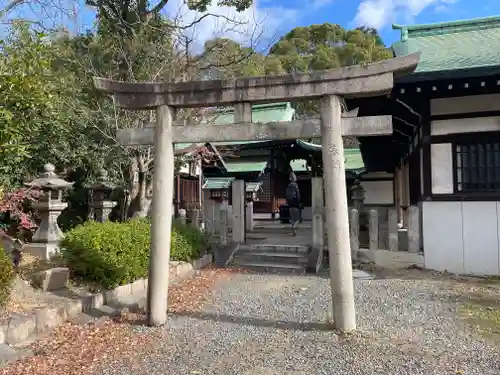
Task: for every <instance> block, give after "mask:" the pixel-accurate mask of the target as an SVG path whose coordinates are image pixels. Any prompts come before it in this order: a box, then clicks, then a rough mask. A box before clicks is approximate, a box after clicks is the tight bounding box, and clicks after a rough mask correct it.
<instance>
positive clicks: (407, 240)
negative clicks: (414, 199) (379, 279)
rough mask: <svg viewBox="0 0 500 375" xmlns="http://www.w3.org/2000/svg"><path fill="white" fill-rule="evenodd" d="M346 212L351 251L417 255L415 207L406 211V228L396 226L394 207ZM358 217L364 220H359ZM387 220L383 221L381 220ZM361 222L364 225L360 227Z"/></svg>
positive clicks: (417, 238) (417, 225) (417, 231)
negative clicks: (387, 251) (383, 251)
mask: <svg viewBox="0 0 500 375" xmlns="http://www.w3.org/2000/svg"><path fill="white" fill-rule="evenodd" d="M361 214H362V215H360V211H359V210H358V209H356V208H350V209H349V229H350V240H351V251H352V252H353V253H356V252H357V251H359V250H361V249H368V250H389V251H408V252H409V253H420V252H421V238H420V237H421V234H420V233H421V231H420V212H419V207H418V206H410V207H408V228H401V227H400V224H399V223H398V214H397V211H396V207H391V208H386V209H385V210H383V212H381V210H379V209H368V210H363V211H362V212H361ZM360 216H366V217H365V218H364V219H365V220H362V219H361V218H360ZM385 216H387V217H385ZM363 221H365V225H360V224H361V223H362V222H363Z"/></svg>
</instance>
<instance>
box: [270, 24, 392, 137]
mask: <svg viewBox="0 0 500 375" xmlns="http://www.w3.org/2000/svg"><path fill="white" fill-rule="evenodd" d="M270 57H274V58H275V59H278V60H279V61H280V63H281V66H282V67H283V69H284V70H285V71H286V72H288V73H294V72H312V71H317V70H326V69H338V68H341V67H344V66H350V65H358V64H359V65H365V64H370V63H373V62H376V61H380V60H385V59H390V58H391V57H392V52H391V50H390V49H389V48H386V47H385V46H384V43H383V41H382V39H381V38H380V36H379V35H378V33H377V31H376V30H375V29H372V28H367V27H359V28H357V29H354V30H345V29H344V28H342V27H341V26H340V25H336V24H331V23H324V24H322V25H311V26H306V27H296V28H295V29H293V30H291V31H290V32H289V33H287V34H285V35H284V36H283V37H282V38H281V39H280V40H279V41H278V42H277V43H276V44H275V45H274V46H273V47H272V48H271V50H270V55H269V56H268V58H270ZM293 105H294V107H295V110H296V114H297V116H298V117H299V118H310V117H316V116H318V113H319V107H318V102H317V101H311V100H300V101H295V102H294V103H293ZM356 144H357V140H356V139H355V138H353V137H345V138H344V146H345V147H352V146H355V145H356Z"/></svg>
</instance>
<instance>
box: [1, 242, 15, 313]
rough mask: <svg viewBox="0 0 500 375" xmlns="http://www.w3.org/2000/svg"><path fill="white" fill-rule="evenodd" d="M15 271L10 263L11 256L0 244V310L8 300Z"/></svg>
mask: <svg viewBox="0 0 500 375" xmlns="http://www.w3.org/2000/svg"><path fill="white" fill-rule="evenodd" d="M15 276H16V273H15V271H14V266H13V264H12V258H11V257H10V255H9V254H7V253H6V252H5V250H4V248H3V247H2V246H0V311H1V310H3V309H4V308H5V306H6V305H7V302H9V297H10V293H11V291H12V282H13V281H14V277H15Z"/></svg>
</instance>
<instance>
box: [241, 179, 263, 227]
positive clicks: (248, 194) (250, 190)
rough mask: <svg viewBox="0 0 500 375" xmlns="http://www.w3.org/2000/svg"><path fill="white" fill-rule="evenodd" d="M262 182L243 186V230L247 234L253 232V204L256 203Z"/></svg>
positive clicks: (248, 183)
mask: <svg viewBox="0 0 500 375" xmlns="http://www.w3.org/2000/svg"><path fill="white" fill-rule="evenodd" d="M262 185H263V183H262V181H256V182H247V183H246V186H245V200H246V210H245V215H246V216H245V229H246V230H247V231H248V232H252V231H253V230H254V220H253V202H255V201H257V200H258V198H257V192H258V191H259V190H261V189H262Z"/></svg>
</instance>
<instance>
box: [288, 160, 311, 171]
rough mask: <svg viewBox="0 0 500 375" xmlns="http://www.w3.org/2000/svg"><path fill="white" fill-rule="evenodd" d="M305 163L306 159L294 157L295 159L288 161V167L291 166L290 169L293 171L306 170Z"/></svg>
mask: <svg viewBox="0 0 500 375" xmlns="http://www.w3.org/2000/svg"><path fill="white" fill-rule="evenodd" d="M306 165H307V161H306V160H304V159H295V160H291V161H290V167H291V168H292V171H294V172H305V171H307V168H306Z"/></svg>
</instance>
